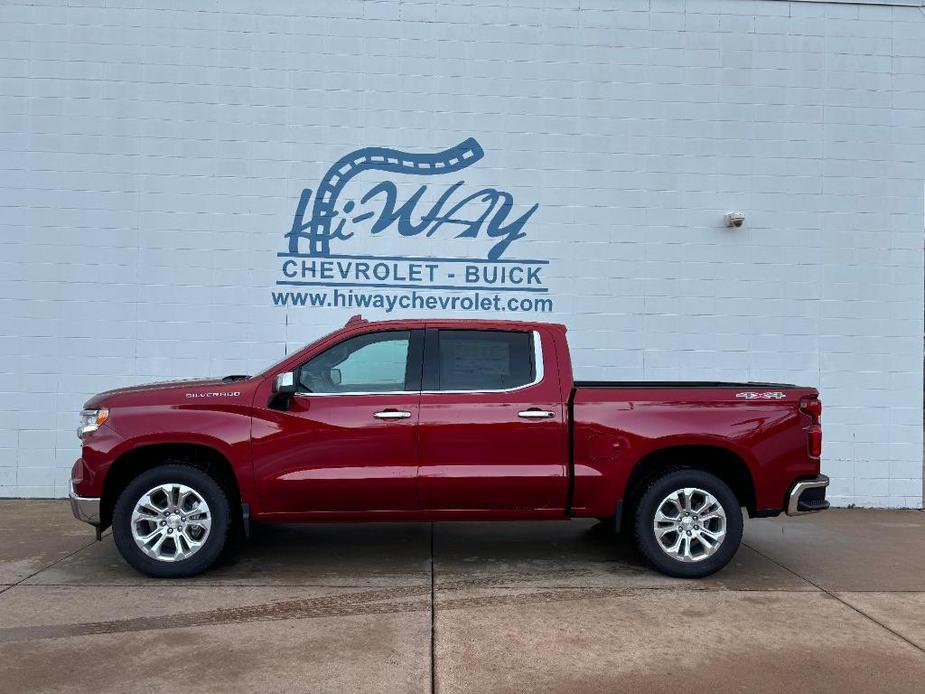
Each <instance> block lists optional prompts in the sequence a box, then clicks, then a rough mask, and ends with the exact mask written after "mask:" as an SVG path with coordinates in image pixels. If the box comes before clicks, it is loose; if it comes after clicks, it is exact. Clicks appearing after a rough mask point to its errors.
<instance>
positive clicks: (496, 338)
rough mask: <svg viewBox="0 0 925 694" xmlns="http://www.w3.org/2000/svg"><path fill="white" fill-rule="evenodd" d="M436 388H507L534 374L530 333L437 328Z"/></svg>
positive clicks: (530, 378)
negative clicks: (438, 329)
mask: <svg viewBox="0 0 925 694" xmlns="http://www.w3.org/2000/svg"><path fill="white" fill-rule="evenodd" d="M437 344H438V349H437V354H438V358H437V389H438V390H506V389H509V388H518V387H520V386H525V385H527V384H529V383H532V382H533V380H534V379H535V377H536V365H535V364H534V357H533V333H529V332H503V331H495V330H440V331H439V332H438V338H437Z"/></svg>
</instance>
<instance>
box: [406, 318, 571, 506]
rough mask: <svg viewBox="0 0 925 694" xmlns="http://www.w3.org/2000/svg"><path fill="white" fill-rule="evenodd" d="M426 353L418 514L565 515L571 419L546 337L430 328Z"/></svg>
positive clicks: (521, 332)
mask: <svg viewBox="0 0 925 694" xmlns="http://www.w3.org/2000/svg"><path fill="white" fill-rule="evenodd" d="M424 351H425V354H424V380H423V386H422V387H423V392H422V394H421V410H420V424H419V430H420V432H419V450H420V459H421V467H420V471H419V475H420V481H421V490H422V496H423V503H424V507H425V508H427V509H432V510H443V511H454V510H458V511H478V510H486V511H490V510H506V511H518V510H522V511H530V510H534V511H535V510H536V509H548V510H550V511H558V512H561V511H563V510H564V508H565V504H566V496H567V493H568V445H569V441H568V427H567V423H566V416H567V413H566V412H565V409H566V408H565V405H564V404H563V398H562V395H561V393H560V388H559V374H558V371H557V369H556V361H555V358H554V356H553V355H554V347H553V344H552V340H551V339H550V337H549V336H548V335H546V334H545V333H543V332H541V331H530V330H467V329H463V330H458V329H444V328H428V330H427V334H426V338H425V348H424ZM544 352H545V353H546V355H547V356H546V357H545V363H544ZM550 357H552V358H550ZM547 367H548V368H547Z"/></svg>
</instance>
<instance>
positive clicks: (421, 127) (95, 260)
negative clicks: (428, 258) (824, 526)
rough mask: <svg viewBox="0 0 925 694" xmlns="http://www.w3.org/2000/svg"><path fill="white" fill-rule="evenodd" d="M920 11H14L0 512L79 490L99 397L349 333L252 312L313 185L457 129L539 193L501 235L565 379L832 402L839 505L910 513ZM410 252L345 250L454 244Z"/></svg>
mask: <svg viewBox="0 0 925 694" xmlns="http://www.w3.org/2000/svg"><path fill="white" fill-rule="evenodd" d="M905 5H908V3H896V4H895V5H889V4H881V5H874V4H872V5H865V4H846V3H822V2H785V1H779V0H754V1H753V0H630V1H625V2H611V1H607V0H600V1H598V2H590V1H588V0H581V1H580V2H579V1H578V0H559V1H556V2H553V1H543V0H510V1H507V0H497V1H492V0H485V1H484V2H481V1H480V2H474V3H473V2H459V1H453V2H450V1H446V2H408V1H402V2H374V1H372V0H370V1H360V0H339V1H338V2H304V1H299V2H295V1H292V2H257V0H230V1H225V0H223V1H222V2H221V3H219V2H212V3H200V4H199V7H200V9H191V4H190V3H186V2H180V1H179V0H176V1H170V0H144V1H143V2H142V1H141V0H136V1H134V2H133V1H132V0H114V1H113V2H105V3H104V2H102V1H101V0H96V1H93V0H90V1H87V2H76V1H75V2H69V3H67V5H66V6H64V4H63V3H49V4H34V3H23V2H16V1H15V0H11V1H10V2H6V3H4V4H3V5H2V6H0V170H2V178H0V210H2V215H0V325H2V330H0V496H27V497H33V496H36V497H46V496H63V495H65V494H66V492H67V489H68V478H69V469H70V465H71V463H72V462H73V460H74V459H75V458H76V457H77V456H78V455H79V446H78V441H77V438H76V437H75V435H74V430H75V427H76V413H77V411H78V410H79V409H80V408H81V405H82V403H83V402H84V401H85V400H86V399H87V398H88V397H89V396H90V395H92V394H93V393H95V392H98V391H100V390H105V389H108V388H112V387H116V386H122V385H129V384H134V383H139V382H145V381H151V380H158V379H165V378H181V377H192V376H200V375H224V374H228V373H254V372H256V371H258V370H260V369H261V367H263V366H265V365H266V364H268V363H270V362H271V361H274V360H276V359H277V358H278V357H280V356H281V355H282V353H283V350H284V348H286V347H287V346H288V348H289V349H292V348H294V347H296V346H299V345H301V344H304V343H305V342H307V341H309V340H311V339H313V338H314V337H315V336H317V335H319V334H321V333H322V332H324V331H327V330H329V329H331V328H332V327H334V326H336V325H339V324H342V323H343V321H344V320H345V319H346V317H347V316H349V315H350V314H351V313H356V312H357V311H350V310H345V309H335V308H315V309H313V308H306V307H299V308H284V307H280V306H274V305H273V302H272V301H271V296H270V294H271V290H272V289H273V288H274V285H275V282H276V280H277V279H278V277H279V259H278V258H277V253H278V252H280V251H283V250H285V244H286V242H285V240H284V234H285V233H286V232H287V231H288V230H289V228H290V225H291V223H292V216H293V210H294V209H295V206H296V203H297V201H298V199H299V194H300V192H301V190H302V189H303V188H314V187H315V186H316V184H317V182H318V180H319V179H320V178H321V176H322V175H323V174H324V172H325V171H326V170H327V168H328V166H329V165H330V164H331V163H333V162H334V161H336V160H337V159H338V158H340V157H341V156H343V155H344V154H346V153H348V152H351V151H353V150H356V149H358V148H361V147H366V146H371V145H378V146H386V147H395V148H398V149H402V150H407V151H409V152H431V151H437V150H441V149H445V148H447V147H450V146H452V145H455V144H457V143H459V142H461V141H463V140H464V139H466V138H468V137H475V138H477V140H478V142H479V143H480V144H481V146H482V147H483V148H484V151H485V158H484V160H483V161H481V162H480V163H479V164H478V166H476V167H473V168H472V169H470V170H467V172H466V174H465V176H460V177H459V179H460V180H462V179H463V178H465V180H466V181H467V186H473V185H475V186H478V185H484V186H492V187H495V188H497V189H502V190H505V191H509V192H510V193H511V194H512V195H513V196H514V199H515V200H516V205H515V207H516V209H517V210H520V211H521V212H523V211H525V210H526V209H527V208H528V207H529V206H530V205H532V204H533V203H534V202H536V203H538V204H539V208H538V209H537V211H536V213H535V214H534V215H533V217H531V218H530V220H529V222H528V223H527V225H526V226H525V228H524V231H525V233H526V237H525V238H523V239H520V240H518V241H517V242H516V246H513V245H512V247H511V248H512V252H513V250H514V248H516V251H517V253H516V255H519V256H520V257H526V258H542V259H548V260H549V265H548V266H547V267H546V269H545V270H544V273H545V274H544V280H545V283H546V285H547V286H548V288H549V290H550V293H549V298H551V299H552V300H553V302H554V308H553V311H552V312H551V313H545V314H535V313H531V314H523V315H528V317H530V318H541V319H548V320H552V321H558V322H564V323H566V324H568V326H569V330H570V332H569V335H570V340H571V342H572V346H573V349H574V356H573V359H574V362H575V367H576V372H577V374H578V376H580V377H582V378H594V379H633V380H637V379H705V380H770V381H786V382H795V383H799V384H804V385H812V386H817V387H818V388H819V389H820V390H821V392H822V397H823V401H824V403H825V408H826V409H825V414H824V418H823V422H824V425H825V436H826V441H825V454H824V464H823V470H824V472H826V473H827V474H829V475H830V476H831V478H832V486H831V488H830V498H831V499H832V501H833V502H834V503H836V504H839V505H848V504H857V505H863V506H887V507H898V506H912V507H920V506H921V505H922V443H923V442H922V415H923V413H922V399H923V392H922V376H923V374H922V359H923V350H922V336H923V289H925V288H923V222H925V220H923V183H925V13H923V11H922V10H921V9H920V8H918V7H913V6H905ZM412 190H413V188H412ZM437 194H438V193H437V191H434V192H429V193H428V195H429V196H431V198H432V197H433V196H435V195H437ZM731 210H742V211H744V212H745V213H746V215H747V221H746V224H745V226H744V227H743V228H742V229H741V230H737V231H730V230H727V229H726V228H725V227H724V226H723V215H724V214H725V213H726V212H728V211H731ZM385 236H388V238H385ZM449 238H450V239H451V237H449ZM418 241H419V240H418V239H406V238H398V237H397V235H396V234H395V233H394V231H392V232H390V234H388V235H386V234H383V238H373V237H371V236H369V235H366V236H363V237H362V238H361V237H359V236H357V238H355V239H354V240H353V241H352V242H351V243H352V244H353V250H354V251H355V252H364V251H365V252H376V253H382V252H383V251H386V252H392V253H396V254H403V255H419V254H426V253H435V252H436V253H443V254H446V253H464V252H465V251H463V250H461V249H459V248H457V247H456V246H454V245H453V244H454V243H455V241H452V240H447V239H446V238H445V239H431V240H430V244H431V245H429V246H428V245H427V244H426V243H425V242H424V240H420V243H418ZM441 249H442V250H441ZM364 313H365V314H366V315H367V316H368V317H371V318H384V317H386V316H387V314H386V313H385V312H384V311H377V310H367V311H364ZM392 315H395V314H392ZM400 315H402V316H428V315H430V316H432V315H434V312H433V311H416V310H409V311H404V312H402V313H401V314H400ZM456 315H459V316H460V317H473V316H474V315H495V314H493V313H492V312H487V313H482V314H478V313H475V314H473V313H472V312H465V313H464V312H458V314H456ZM508 317H517V316H511V315H508Z"/></svg>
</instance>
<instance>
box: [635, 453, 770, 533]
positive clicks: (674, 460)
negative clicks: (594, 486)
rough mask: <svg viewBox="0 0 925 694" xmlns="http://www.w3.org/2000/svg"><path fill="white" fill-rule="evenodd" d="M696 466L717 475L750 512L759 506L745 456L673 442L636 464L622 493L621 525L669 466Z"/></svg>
mask: <svg viewBox="0 0 925 694" xmlns="http://www.w3.org/2000/svg"><path fill="white" fill-rule="evenodd" d="M683 469H695V470H703V471H704V472H709V473H711V474H713V475H716V476H717V477H719V478H720V479H721V480H723V481H724V482H725V483H726V484H728V485H729V487H730V488H731V489H732V491H733V493H734V494H735V495H736V498H737V499H738V500H739V502H740V504H741V505H742V506H744V507H745V508H746V510H747V511H748V512H749V513H750V514H751V513H754V511H755V508H756V500H755V498H756V497H755V480H754V478H753V476H752V473H751V470H750V469H749V466H748V464H747V463H746V462H745V460H744V459H743V458H742V457H741V456H739V454H738V453H736V452H735V451H733V450H731V449H729V448H724V447H723V446H717V445H710V444H697V445H674V446H666V447H664V448H659V449H657V450H654V451H651V452H649V453H647V454H646V455H645V456H643V457H642V458H641V459H640V460H639V461H638V462H637V463H636V465H635V466H634V467H633V470H632V472H631V473H630V476H629V478H628V479H627V482H626V487H625V489H624V494H623V502H622V503H621V513H620V514H619V515H618V519H617V520H618V521H619V522H620V525H621V526H623V525H625V524H626V523H627V522H628V521H629V520H630V519H631V518H632V517H633V514H634V511H635V505H636V501H637V500H638V498H639V495H640V493H641V492H642V490H643V489H645V487H646V485H647V484H648V483H649V482H650V481H651V480H652V479H653V478H655V477H657V476H659V475H662V474H664V473H665V472H667V471H669V470H683Z"/></svg>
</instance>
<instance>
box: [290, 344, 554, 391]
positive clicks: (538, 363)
mask: <svg viewBox="0 0 925 694" xmlns="http://www.w3.org/2000/svg"><path fill="white" fill-rule="evenodd" d="M495 332H530V333H531V335H532V337H533V380H532V381H530V382H529V383H524V384H523V385H520V386H514V387H513V388H495V389H490V388H485V389H478V390H430V389H429V390H386V391H360V390H357V391H350V392H346V393H309V392H306V391H299V392H296V393H293V397H297V398H339V397H342V396H345V395H444V394H447V395H466V394H471V395H480V394H492V393H516V392H517V391H519V390H524V389H525V388H532V387H533V386H536V385H539V384H540V383H542V381H543V379H544V378H545V376H546V374H545V371H544V368H543V366H544V365H543V338H542V335H541V334H540V332H539V330H530V331H524V330H497V331H495ZM333 346H334V345H332V347H333ZM422 361H423V360H422ZM300 368H302V365H301V364H300V365H299V366H298V367H297V368H296V369H294V370H297V369H300Z"/></svg>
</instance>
